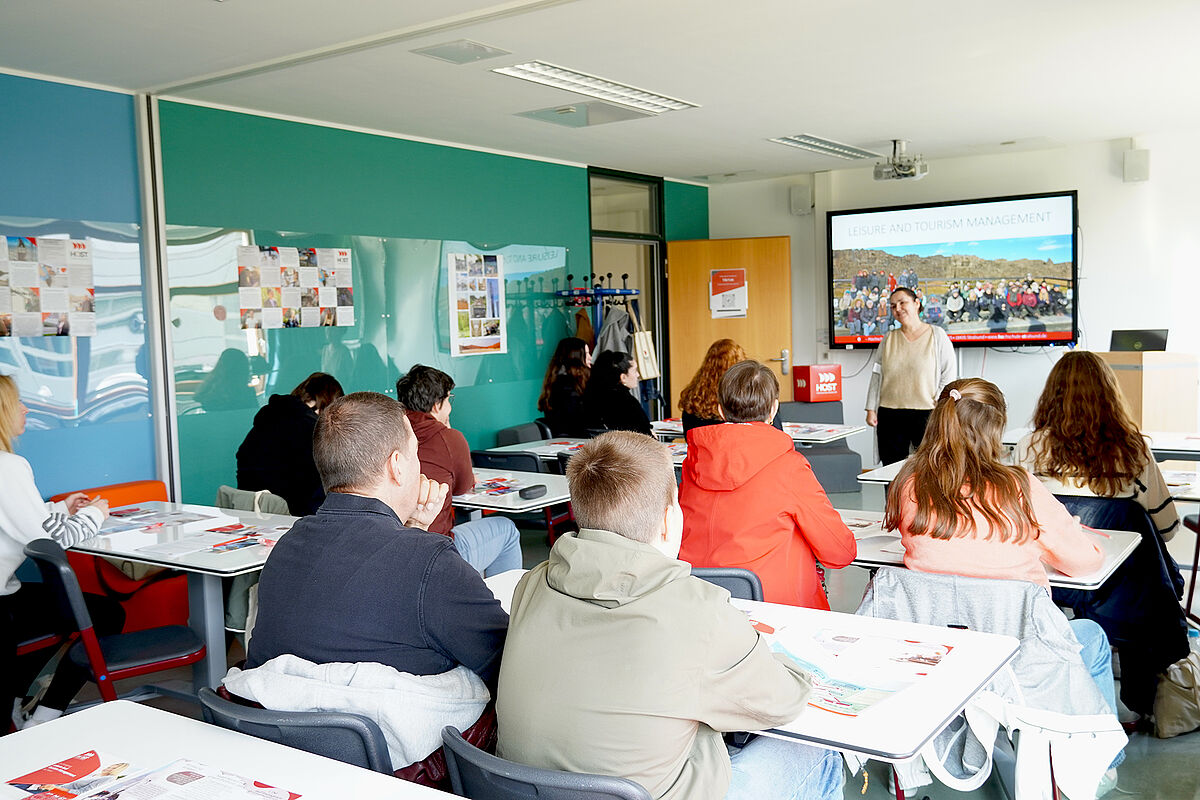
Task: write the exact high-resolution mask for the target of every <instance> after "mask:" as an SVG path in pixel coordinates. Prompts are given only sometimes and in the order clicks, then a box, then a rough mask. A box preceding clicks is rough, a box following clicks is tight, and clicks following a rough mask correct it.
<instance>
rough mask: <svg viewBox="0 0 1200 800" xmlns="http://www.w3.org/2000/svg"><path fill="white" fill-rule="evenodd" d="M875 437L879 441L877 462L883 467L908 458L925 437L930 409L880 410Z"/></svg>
mask: <svg viewBox="0 0 1200 800" xmlns="http://www.w3.org/2000/svg"><path fill="white" fill-rule="evenodd" d="M878 413H879V425H878V426H877V427H876V428H875V435H876V437H877V438H878V441H879V460H880V462H881V463H883V464H884V465H885V466H886V465H888V464H894V463H895V462H897V461H903V460H904V459H906V458H908V456H909V453H910V452H911V450H916V449H917V447H918V446H919V445H920V444H921V439H922V438H923V437H924V436H925V424H926V423H927V422H929V415H930V414H931V413H932V410H931V409H919V408H880V409H879V412H878Z"/></svg>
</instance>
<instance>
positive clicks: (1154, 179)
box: [709, 131, 1200, 464]
mask: <svg viewBox="0 0 1200 800" xmlns="http://www.w3.org/2000/svg"><path fill="white" fill-rule="evenodd" d="M1198 134H1200V131H1192V132H1178V133H1169V134H1155V135H1146V136H1139V137H1138V138H1137V139H1136V140H1135V142H1134V143H1135V145H1136V147H1138V148H1145V149H1149V150H1150V180H1149V181H1147V182H1144V183H1125V182H1124V181H1123V179H1122V153H1123V152H1124V151H1125V150H1126V149H1128V148H1129V146H1130V140H1128V139H1121V140H1117V141H1112V142H1097V143H1092V144H1085V145H1076V146H1071V147H1065V148H1061V149H1056V150H1043V151H1037V152H1024V153H1011V154H1005V155H995V156H974V157H968V158H955V159H945V160H942V161H933V162H931V163H930V168H929V175H928V176H927V177H926V178H925V179H923V180H920V181H879V182H877V181H875V180H874V179H873V178H872V170H871V168H869V167H868V168H865V169H864V168H859V169H845V170H835V171H832V172H823V173H817V174H816V175H812V176H810V175H798V176H795V177H794V178H780V179H772V180H764V181H755V182H747V183H735V184H724V185H716V186H713V187H712V188H711V189H710V190H709V228H710V235H711V236H712V238H714V239H717V238H728V237H738V236H779V235H790V236H791V237H792V311H793V315H792V338H793V342H794V347H793V352H794V353H795V354H796V355H795V361H796V362H797V363H801V364H804V363H814V362H816V361H821V360H824V359H825V353H826V352H827V350H826V347H825V341H826V340H827V339H826V337H827V327H828V325H829V320H828V313H827V311H826V308H827V305H828V302H829V299H828V294H827V291H828V290H827V287H826V281H827V266H826V261H825V215H824V212H825V211H826V210H828V209H846V208H865V207H870V206H888V205H899V204H904V203H922V202H935V201H941V200H961V199H969V198H976V197H991V196H998V195H1008V194H1021V193H1025V192H1045V191H1056V190H1063V189H1076V190H1078V192H1079V222H1080V228H1081V230H1082V239H1081V241H1082V244H1081V248H1080V258H1079V286H1078V289H1077V293H1076V297H1077V299H1078V304H1079V313H1080V332H1081V341H1080V346H1082V347H1086V348H1088V349H1093V350H1107V349H1108V339H1109V334H1110V332H1111V331H1112V330H1113V329H1114V328H1163V327H1165V328H1168V329H1169V330H1170V338H1169V340H1168V349H1169V350H1172V351H1177V352H1189V353H1193V354H1196V355H1198V356H1200V155H1198V154H1197V153H1196V142H1197V141H1200V136H1198ZM809 180H811V181H813V183H814V189H815V197H816V210H815V213H813V214H811V215H808V216H801V217H796V216H792V215H791V214H790V213H789V210H788V187H789V186H790V185H792V184H795V183H805V182H808V181H809ZM959 352H960V354H961V355H960V363H961V365H962V375H963V376H982V377H985V378H987V379H988V380H991V381H994V382H995V383H996V384H997V385H999V386H1000V388H1001V389H1002V390H1003V391H1004V393H1005V396H1006V397H1007V398H1008V403H1009V421H1010V424H1011V425H1014V426H1016V425H1023V424H1026V423H1027V422H1028V419H1029V417H1030V415H1031V414H1032V412H1033V407H1034V404H1035V402H1036V401H1037V396H1038V394H1039V393H1040V391H1041V388H1042V384H1043V382H1044V381H1045V377H1046V374H1047V373H1048V372H1049V370H1050V366H1051V365H1052V364H1053V362H1054V360H1055V359H1056V358H1057V356H1058V354H1059V353H1060V352H1062V351H1061V350H1060V349H1053V348H1021V349H1020V350H1019V351H1017V352H1008V351H1007V350H1004V351H1002V350H998V349H993V348H960V350H959ZM868 358H869V354H868V353H867V352H855V351H843V350H834V351H832V353H830V355H829V358H828V360H829V361H830V362H832V363H840V364H842V373H843V376H844V386H843V402H844V403H845V407H846V421H847V422H861V421H862V419H863V412H862V408H861V406H862V400H863V398H864V397H865V396H866V387H867V379H868V377H869V375H868V371H867V370H862V371H861V372H859V370H860V368H862V367H863V366H864V365H865V364H866V361H867V359H868ZM856 373H857V374H856ZM1179 389H1180V391H1191V392H1195V391H1197V387H1195V386H1188V387H1179ZM1197 427H1198V428H1200V420H1198V425H1197ZM850 443H851V446H853V447H855V448H856V449H858V450H859V451H860V452H861V453H862V454H863V462H864V463H865V464H869V463H873V462H874V460H875V457H874V442H873V437H870V436H866V435H859V436H856V437H853V438H852V439H851V441H850Z"/></svg>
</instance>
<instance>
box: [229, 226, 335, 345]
mask: <svg viewBox="0 0 1200 800" xmlns="http://www.w3.org/2000/svg"><path fill="white" fill-rule="evenodd" d="M351 261H352V256H351V251H350V250H349V249H343V248H332V247H318V248H316V249H313V248H311V247H301V248H295V247H261V246H254V245H249V246H242V247H239V248H238V252H237V263H238V305H239V306H240V307H241V327H242V328H243V329H247V328H319V327H333V326H338V327H346V326H351V325H353V324H354V278H353V269H352V264H351Z"/></svg>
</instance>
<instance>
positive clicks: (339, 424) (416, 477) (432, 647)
mask: <svg viewBox="0 0 1200 800" xmlns="http://www.w3.org/2000/svg"><path fill="white" fill-rule="evenodd" d="M313 456H314V458H315V460H316V463H317V470H318V471H319V472H320V473H321V480H322V482H323V483H324V485H325V491H326V492H327V493H328V495H327V497H326V499H325V502H324V503H323V504H322V506H321V508H320V509H319V510H318V511H317V513H316V514H314V515H312V516H309V517H305V518H303V519H301V520H299V521H298V522H297V523H296V524H295V525H294V526H293V527H292V529H291V531H290V532H288V534H287V535H286V536H283V537H282V538H280V540H279V543H278V544H276V545H275V548H274V550H273V551H272V553H271V556H270V558H268V559H267V563H266V565H265V566H264V567H263V572H262V580H261V581H260V583H259V591H258V599H259V613H258V621H257V624H256V625H255V627H254V631H253V636H252V638H251V642H250V652H249V653H248V654H247V660H246V667H247V668H248V669H249V668H254V667H258V666H260V665H262V664H263V663H265V662H266V661H269V660H270V659H272V658H274V657H276V656H279V655H282V654H285V653H289V654H293V655H297V656H299V657H301V658H303V659H306V660H308V661H312V662H315V663H318V664H323V663H331V662H376V663H380V664H386V665H388V666H391V667H394V668H395V669H397V670H399V671H400V672H407V673H411V674H414V675H434V674H439V673H442V672H446V671H448V670H450V669H453V668H454V667H456V666H458V665H460V664H461V665H463V666H465V667H467V668H468V669H470V670H471V671H473V672H475V673H476V674H477V675H479V677H480V678H482V679H483V681H484V683H486V684H487V685H488V688H489V689H491V690H492V692H493V694H494V693H495V689H496V680H497V676H498V674H499V669H500V653H501V651H502V650H503V648H504V639H505V635H506V633H507V630H508V615H507V614H505V613H504V611H503V610H502V609H501V608H500V604H499V602H497V601H496V599H495V598H494V597H493V596H492V593H491V591H490V590H489V589H488V588H487V586H485V585H484V583H483V579H482V578H481V577H480V575H479V573H478V572H476V571H475V570H474V569H472V568H471V567H470V565H468V564H467V563H466V562H465V561H463V559H462V557H461V556H460V555H459V554H458V552H457V551H456V550H455V549H454V543H453V542H452V541H451V540H450V539H449V538H447V537H445V536H441V535H438V534H436V533H429V532H427V531H426V530H425V528H427V527H428V526H429V524H430V523H431V522H432V521H433V520H434V518H435V517H436V516H437V515H438V512H439V511H440V510H441V508H442V504H443V502H444V501H445V499H446V492H447V486H446V485H445V484H443V483H437V482H436V481H431V480H429V479H428V478H426V477H425V476H424V475H422V474H421V472H420V464H419V462H418V460H417V440H416V437H415V436H414V435H413V431H412V427H411V426H410V425H409V422H408V419H407V418H406V417H405V413H404V407H403V406H401V405H400V404H399V403H397V402H396V401H395V400H392V399H391V398H389V397H387V396H385V395H382V394H377V393H375V392H356V393H354V394H350V395H347V396H345V397H343V398H341V399H339V400H336V401H335V402H334V403H332V404H331V405H329V406H328V407H327V408H326V409H325V410H324V411H323V412H322V414H321V416H320V418H319V420H318V422H317V427H316V431H315V433H314V436H313Z"/></svg>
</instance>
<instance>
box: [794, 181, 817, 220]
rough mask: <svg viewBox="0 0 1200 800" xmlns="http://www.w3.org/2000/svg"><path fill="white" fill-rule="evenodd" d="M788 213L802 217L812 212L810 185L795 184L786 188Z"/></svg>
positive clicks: (811, 189) (811, 190)
mask: <svg viewBox="0 0 1200 800" xmlns="http://www.w3.org/2000/svg"><path fill="white" fill-rule="evenodd" d="M788 211H790V212H791V213H792V214H793V215H794V216H797V217H802V216H804V215H805V214H811V213H812V211H813V187H812V184H811V183H797V184H795V185H793V186H789V187H788Z"/></svg>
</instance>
